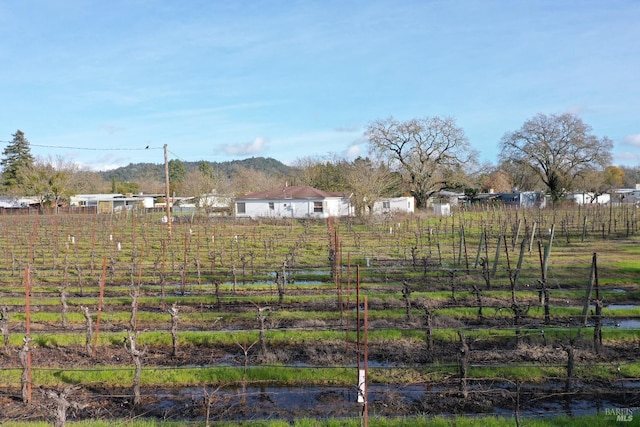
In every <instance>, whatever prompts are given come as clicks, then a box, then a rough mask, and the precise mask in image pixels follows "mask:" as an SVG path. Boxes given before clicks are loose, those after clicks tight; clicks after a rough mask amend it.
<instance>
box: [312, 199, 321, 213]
mask: <svg viewBox="0 0 640 427" xmlns="http://www.w3.org/2000/svg"><path fill="white" fill-rule="evenodd" d="M313 212H315V213H322V202H313Z"/></svg>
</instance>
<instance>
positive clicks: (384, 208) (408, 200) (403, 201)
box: [373, 196, 416, 215]
mask: <svg viewBox="0 0 640 427" xmlns="http://www.w3.org/2000/svg"><path fill="white" fill-rule="evenodd" d="M415 207H416V202H415V199H414V198H413V197H411V196H410V197H386V198H382V199H380V200H378V201H376V202H375V203H374V204H373V214H374V215H387V214H392V213H414V212H415Z"/></svg>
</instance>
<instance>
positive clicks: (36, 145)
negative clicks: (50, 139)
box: [0, 141, 164, 151]
mask: <svg viewBox="0 0 640 427" xmlns="http://www.w3.org/2000/svg"><path fill="white" fill-rule="evenodd" d="M0 142H4V143H7V144H10V143H12V142H13V141H0ZM29 145H30V146H31V147H41V148H59V149H63V150H87V151H145V150H162V149H163V148H164V147H151V146H149V145H147V146H146V147H142V148H91V147H72V146H66V145H43V144H32V143H29Z"/></svg>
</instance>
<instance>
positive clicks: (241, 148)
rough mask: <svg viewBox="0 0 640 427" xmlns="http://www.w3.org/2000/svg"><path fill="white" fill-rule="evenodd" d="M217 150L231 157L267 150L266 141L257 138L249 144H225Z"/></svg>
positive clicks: (262, 138) (260, 137)
mask: <svg viewBox="0 0 640 427" xmlns="http://www.w3.org/2000/svg"><path fill="white" fill-rule="evenodd" d="M218 148H219V149H220V150H222V151H224V152H225V153H226V154H230V155H233V156H248V155H253V154H258V153H260V152H262V151H264V150H265V149H266V148H267V139H266V138H264V137H262V136H259V137H257V138H256V139H254V140H253V141H251V142H247V143H244V144H226V145H221V146H219V147H218Z"/></svg>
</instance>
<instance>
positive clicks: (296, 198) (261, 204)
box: [235, 186, 353, 218]
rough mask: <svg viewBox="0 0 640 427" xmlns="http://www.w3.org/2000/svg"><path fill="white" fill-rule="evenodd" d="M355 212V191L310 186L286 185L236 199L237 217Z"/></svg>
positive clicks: (319, 215)
mask: <svg viewBox="0 0 640 427" xmlns="http://www.w3.org/2000/svg"><path fill="white" fill-rule="evenodd" d="M350 215H353V207H352V206H351V195H350V194H349V193H334V192H328V191H322V190H318V189H316V188H313V187H308V186H299V187H298V186H292V187H289V186H284V187H280V188H275V189H273V190H268V191H259V192H256V193H250V194H245V195H244V196H241V197H237V198H236V202H235V216H236V218H261V217H262V218H328V217H340V216H350Z"/></svg>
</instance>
